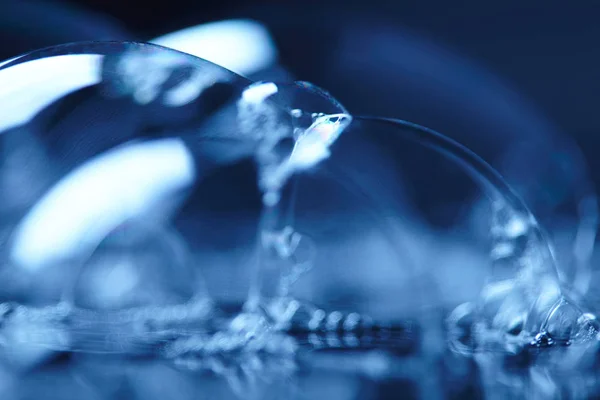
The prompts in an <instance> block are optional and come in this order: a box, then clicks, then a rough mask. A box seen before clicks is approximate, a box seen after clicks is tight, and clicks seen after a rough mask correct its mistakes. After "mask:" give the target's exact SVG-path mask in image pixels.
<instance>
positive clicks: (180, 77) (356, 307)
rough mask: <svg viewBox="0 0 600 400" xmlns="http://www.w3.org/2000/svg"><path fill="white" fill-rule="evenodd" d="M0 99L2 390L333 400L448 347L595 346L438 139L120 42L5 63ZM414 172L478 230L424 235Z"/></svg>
mask: <svg viewBox="0 0 600 400" xmlns="http://www.w3.org/2000/svg"><path fill="white" fill-rule="evenodd" d="M0 87H1V88H2V90H1V92H0V96H1V97H2V99H4V101H3V102H2V103H3V108H2V111H1V113H0V192H1V193H2V200H1V201H0V219H1V224H0V238H1V242H0V246H1V247H0V256H1V257H2V258H1V263H2V265H1V267H2V268H1V270H0V273H1V274H2V282H3V284H2V285H1V286H0V298H1V300H2V301H3V302H2V303H1V304H0V306H1V308H2V325H1V328H0V334H1V336H0V337H1V338H2V364H1V365H2V368H1V370H0V373H2V374H3V375H6V379H4V382H6V383H5V384H3V385H2V386H0V393H4V394H6V395H7V396H8V397H10V396H17V395H20V396H24V397H27V396H35V395H37V394H36V393H34V392H35V390H37V389H34V388H33V387H34V386H35V385H21V384H19V382H27V381H28V379H29V380H30V379H38V380H44V381H45V380H47V379H49V378H51V379H55V380H59V381H60V382H61V383H60V387H61V388H63V387H64V388H66V387H71V389H69V390H66V389H64V391H57V392H56V393H55V397H46V398H66V397H65V396H66V395H65V393H67V392H68V393H71V394H70V395H71V396H73V397H74V398H81V397H86V398H87V397H93V396H96V397H97V398H111V397H114V396H117V395H119V396H127V397H128V398H147V397H148V396H152V395H153V393H156V390H159V389H160V390H161V393H163V397H162V398H178V399H180V398H197V397H196V395H197V393H199V392H201V391H202V390H203V389H202V388H204V389H206V388H207V387H210V388H211V390H212V392H211V393H215V394H217V395H218V397H219V398H224V397H231V396H237V397H243V398H248V397H250V398H265V396H266V393H269V394H276V395H275V397H279V398H303V397H302V396H301V393H310V397H312V398H318V397H322V396H323V395H324V393H325V392H327V391H329V392H327V393H330V396H334V397H335V396H337V397H336V398H352V397H351V396H352V393H354V392H357V391H359V390H360V388H358V387H357V388H354V389H356V390H355V391H354V392H352V391H350V390H349V389H348V388H349V387H350V386H348V385H349V383H348V382H349V381H348V380H347V377H348V376H350V377H357V376H361V377H363V378H364V377H367V378H368V379H375V380H377V379H379V380H381V379H388V378H389V377H390V376H395V375H398V374H404V375H402V376H403V377H404V378H406V373H407V368H406V366H402V365H400V364H399V363H398V362H397V361H395V359H394V358H392V357H391V356H390V354H403V355H417V356H418V357H420V358H419V360H420V361H419V364H418V368H417V369H412V370H413V372H414V373H416V374H418V372H415V371H426V370H428V369H429V368H431V367H432V365H435V363H436V362H437V361H436V360H439V359H440V358H441V357H442V356H443V353H444V349H445V347H446V341H447V340H448V339H449V340H450V343H451V347H452V348H453V349H455V350H458V351H459V352H461V353H463V354H464V353H469V354H470V353H472V352H475V353H484V352H485V351H487V350H490V349H492V350H501V353H502V354H511V355H515V354H518V355H522V354H523V352H527V351H529V350H530V349H540V348H541V347H557V348H558V347H561V346H563V345H570V346H571V348H574V347H577V346H580V347H578V348H580V349H581V348H583V347H586V346H587V347H589V346H590V343H592V345H593V343H595V336H596V335H597V324H596V321H595V319H594V317H593V309H592V308H589V307H588V306H587V305H586V304H584V302H583V301H582V300H581V298H580V297H581V296H579V295H577V293H575V294H573V293H572V291H571V290H567V288H566V287H565V285H564V279H561V278H560V276H559V272H558V271H559V270H560V269H561V268H563V269H564V268H566V267H565V266H564V265H562V264H560V261H558V262H557V260H556V257H555V256H554V251H553V245H552V243H551V241H550V240H549V239H548V238H547V235H546V234H545V233H544V229H543V227H541V226H540V224H539V223H538V222H537V220H536V218H535V216H534V215H533V214H532V213H531V212H530V211H529V208H528V206H527V205H526V204H525V203H524V202H523V200H522V199H521V198H520V197H519V195H517V194H516V192H515V191H514V190H513V189H512V188H511V187H510V186H509V185H508V184H507V183H506V182H505V181H504V180H503V178H502V177H501V176H500V175H499V174H498V173H497V172H496V171H495V170H494V169H492V168H491V167H490V166H489V165H488V164H486V163H485V162H484V161H483V160H482V159H480V158H479V157H478V156H477V155H475V154H474V153H472V152H470V151H469V150H468V149H466V148H465V147H463V146H461V145H460V144H458V143H456V142H454V141H452V140H450V139H448V138H446V137H444V136H443V135H441V134H438V133H436V132H433V131H431V130H428V129H427V128H424V127H420V126H417V125H413V124H411V123H408V122H403V121H397V120H388V119H378V118H366V117H356V116H352V115H351V113H350V112H349V111H348V110H346V109H345V108H344V107H343V106H342V105H341V104H339V103H338V102H337V101H336V100H335V99H334V98H332V97H331V96H330V95H329V94H328V93H326V92H325V91H323V90H321V89H319V88H316V87H314V86H313V85H311V84H309V83H303V82H296V83H273V82H250V81H248V80H247V79H245V78H242V77H240V76H238V75H236V74H234V73H232V72H230V71H228V70H226V69H224V68H221V67H219V66H217V65H214V64H212V63H209V62H207V61H204V60H201V59H198V58H195V57H192V56H190V55H187V54H183V53H179V52H176V51H174V50H170V49H167V48H163V47H159V46H154V45H147V44H138V43H93V44H73V45H65V46H60V47H56V48H52V49H46V50H41V51H38V52H35V53H32V54H29V55H25V56H22V57H19V58H17V59H14V60H11V61H8V62H6V63H4V64H2V65H1V66H0ZM425 166H426V167H427V170H428V171H435V170H447V169H456V170H457V171H460V172H461V174H458V175H457V176H460V177H461V178H457V185H462V186H463V187H466V188H470V190H474V191H476V192H478V193H479V194H480V195H481V196H486V198H488V199H489V201H488V202H487V203H486V205H485V206H483V207H481V209H484V210H485V212H483V213H482V212H481V209H478V211H477V213H476V215H477V216H478V220H479V221H481V220H485V221H486V224H487V225H486V226H487V228H486V229H485V230H483V231H482V230H481V229H480V224H477V225H476V226H474V225H473V224H471V223H469V218H470V216H472V215H473V209H472V208H473V206H472V205H471V203H469V202H465V204H464V212H461V213H459V214H458V215H456V216H455V219H456V222H457V223H456V224H454V225H453V227H452V229H447V230H440V229H439V227H438V228H436V227H433V226H431V225H430V224H429V223H428V219H427V218H426V216H425V215H423V212H422V210H420V209H419V207H418V206H419V204H418V199H420V198H423V196H427V195H429V196H431V195H432V194H433V195H435V196H439V197H440V199H438V200H439V201H440V202H443V201H444V193H443V192H440V191H428V190H424V188H425V186H424V185H422V184H421V181H422V180H423V179H428V180H431V185H432V186H433V185H436V180H435V176H423V174H422V173H420V172H421V171H422V170H423V169H424V167H425ZM461 179H462V180H461ZM417 183H419V184H417ZM425 189H426V188H425ZM419 191H422V192H421V193H419ZM443 320H446V321H447V325H448V327H447V329H446V330H444V329H443V326H442V325H443V323H442V321H443ZM553 345H555V346H553ZM587 347H586V348H587ZM331 350H344V351H342V352H332V351H331ZM583 353H584V352H583V351H580V352H579V353H577V354H578V355H579V356H578V357H575V356H573V357H571V359H572V360H575V359H577V360H579V359H581V358H582V357H583V356H581V357H580V355H581V354H583ZM348 354H350V355H351V356H348ZM65 355H68V357H64V356H65ZM139 357H149V359H146V360H145V362H144V363H143V367H142V366H140V365H139V364H138V363H139ZM99 359H100V360H102V361H103V362H101V363H99V362H98V360H99ZM573 363H575V361H573ZM49 365H50V366H56V365H61V366H67V369H68V370H69V371H70V372H69V374H66V375H65V374H61V373H59V372H58V370H57V369H56V368H54V367H48V366H49ZM174 367H177V368H179V369H177V368H176V369H173V368H174ZM180 369H183V371H180ZM321 369H324V370H325V372H323V374H325V375H324V376H326V377H327V379H329V381H328V382H329V383H330V384H331V385H330V386H328V385H327V384H324V383H323V381H322V380H321V379H322V376H321V375H320V374H321V372H319V371H321ZM409 369H410V368H409ZM190 370H192V371H197V374H190V373H189V371H190ZM32 371H37V372H32ZM307 371H308V372H307ZM315 371H316V372H315ZM341 373H343V374H346V375H340V374H341ZM348 374H349V375H348ZM317 375H319V376H317ZM340 376H343V378H340ZM412 378H413V379H414V378H417V379H416V380H417V381H418V382H421V381H419V378H418V377H416V376H413V377H412ZM63 381H64V385H63ZM158 382H166V383H164V385H162V386H161V387H160V388H159V387H158V386H160V385H158ZM354 382H355V383H356V381H354ZM157 385H158V386H157ZM39 390H44V389H43V387H41V386H40V389H39ZM416 390H417V391H418V392H419V393H420V395H422V396H424V397H428V398H432V397H431V396H434V395H435V393H434V391H435V390H434V389H432V383H431V382H429V381H427V380H423V382H422V383H418V384H417V389H416ZM32 391H33V392H32ZM320 391H322V392H320ZM331 393H334V394H333V395H332V394H331ZM344 396H346V397H344ZM27 398H28V397H27Z"/></svg>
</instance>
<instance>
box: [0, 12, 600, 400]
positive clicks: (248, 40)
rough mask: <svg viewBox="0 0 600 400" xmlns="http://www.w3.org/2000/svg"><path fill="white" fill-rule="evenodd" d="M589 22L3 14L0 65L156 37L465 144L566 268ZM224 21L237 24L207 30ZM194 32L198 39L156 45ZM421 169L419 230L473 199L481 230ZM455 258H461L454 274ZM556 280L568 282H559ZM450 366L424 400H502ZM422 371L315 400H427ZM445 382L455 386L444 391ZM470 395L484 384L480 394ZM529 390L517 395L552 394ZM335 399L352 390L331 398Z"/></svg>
mask: <svg viewBox="0 0 600 400" xmlns="http://www.w3.org/2000/svg"><path fill="white" fill-rule="evenodd" d="M599 13H600V4H599V3H598V2H595V1H591V0H589V1H588V0H581V1H578V2H575V3H565V2H564V1H556V0H548V1H546V2H544V3H543V4H541V3H540V2H537V1H533V0H521V1H516V0H515V1H513V0H509V1H503V2H482V1H475V0H465V1H461V2H446V1H440V0H421V1H403V0H370V1H366V0H346V1H337V0H323V1H318V2H317V1H297V0H289V1H285V2H282V1H266V0H264V1H260V0H246V1H244V0H224V1H220V2H201V1H192V0H170V1H155V2H151V1H141V0H129V1H107V0H70V1H67V0H63V1H58V0H40V1H33V0H0V39H2V40H0V60H4V59H10V58H12V57H15V56H18V55H19V54H22V53H24V52H28V51H31V50H35V49H39V48H42V47H47V46H52V45H56V44H62V43H67V42H74V41H82V40H86V41H89V40H135V41H150V40H154V39H155V38H158V37H161V36H162V37H163V39H160V40H158V41H157V42H158V43H161V44H165V45H167V46H171V47H175V48H180V49H181V50H183V51H186V52H190V53H193V54H196V55H199V56H202V57H205V58H207V59H209V60H212V61H214V62H216V63H219V64H222V65H224V66H225V67H228V68H230V69H232V70H234V71H236V72H239V73H241V74H243V75H245V76H248V77H249V78H251V79H267V80H277V81H290V80H305V81H309V82H312V83H314V84H316V85H318V86H320V87H323V88H325V89H327V90H328V91H330V92H331V94H332V95H333V96H334V97H335V98H336V99H338V100H339V101H340V102H341V103H342V104H344V105H345V106H346V107H347V108H348V109H349V111H350V112H351V113H352V114H355V115H376V116H385V117H393V118H399V119H403V120H407V121H411V122H415V123H418V124H421V125H424V126H427V127H429V128H433V129H435V130H437V131H440V132H442V133H444V134H446V135H448V136H450V137H452V138H455V139H457V140H458V141H460V142H462V143H464V144H466V145H467V146H468V147H470V148H471V149H473V150H474V151H475V152H477V153H478V154H480V155H481V156H482V157H483V158H484V159H486V160H487V161H489V162H490V163H491V164H492V165H493V166H495V167H496V168H497V169H499V170H500V171H501V172H502V174H503V175H504V176H506V178H507V180H508V181H509V183H511V184H512V185H513V186H514V187H516V188H517V190H518V191H519V193H520V194H521V195H522V196H523V197H525V199H526V200H527V202H528V203H529V204H530V205H531V206H532V208H533V209H534V211H535V212H536V214H537V215H538V216H539V217H540V219H541V221H542V222H543V224H544V226H545V227H547V228H548V230H549V231H550V233H551V234H552V236H553V237H554V239H555V241H556V242H557V247H558V257H559V258H561V259H564V260H565V261H564V263H563V265H567V266H572V265H573V263H574V262H573V260H571V259H570V258H572V256H573V255H572V253H573V252H574V250H573V249H574V248H575V247H576V245H575V242H576V241H577V240H576V237H577V232H579V231H578V229H579V228H578V227H580V226H581V221H582V220H585V219H586V218H588V219H590V218H591V219H593V218H594V216H591V217H590V216H589V215H587V214H586V212H587V211H586V210H583V211H582V208H581V205H582V202H584V201H585V200H586V199H589V198H590V197H593V196H594V193H595V187H596V186H597V185H598V184H600V160H598V159H597V158H596V157H595V153H596V151H597V149H600V139H599V138H598V137H597V132H598V131H600V114H599V113H597V112H596V109H595V107H596V104H598V103H600V79H598V71H599V68H598V67H599V66H600V47H598V46H597V43H596V42H597V38H598V37H600V25H599V24H598V23H597V16H598V15H599ZM219 21H232V22H231V23H229V24H225V25H222V24H221V25H218V24H217V25H215V23H218V22H219ZM244 21H246V22H244ZM248 21H251V23H250V25H248ZM199 25H201V26H204V29H200V30H188V31H186V32H187V33H186V34H184V35H183V36H181V35H179V36H173V35H170V36H164V35H169V34H171V33H172V32H176V31H180V30H182V29H185V28H191V27H196V26H199ZM211 27H212V28H214V29H212V30H211ZM206 28H209V29H206ZM0 90H1V88H0ZM421 156H422V154H421V153H419V152H418V151H416V152H414V153H413V152H411V151H408V150H406V151H405V152H404V153H402V157H403V160H405V161H406V162H408V163H409V164H408V165H409V166H410V165H411V164H410V162H411V157H413V158H414V160H413V161H414V165H417V166H418V168H417V169H413V176H411V177H409V178H408V180H409V181H410V183H411V185H412V186H414V187H416V189H415V190H414V192H413V193H412V194H413V195H414V197H415V198H414V199H412V200H413V203H414V205H415V207H416V208H418V209H420V211H422V213H423V216H424V218H425V219H426V220H427V222H428V223H429V224H431V226H433V227H435V228H441V229H451V228H452V227H453V226H455V225H456V224H457V218H458V217H457V215H460V216H463V217H464V211H460V212H459V210H462V209H463V208H464V205H465V203H467V200H473V199H472V198H475V199H476V200H473V201H474V204H475V206H474V207H473V210H474V211H473V212H472V214H473V215H472V218H471V219H472V220H476V221H478V220H480V219H481V218H480V217H481V216H482V215H483V214H481V213H485V212H486V211H485V210H480V209H479V208H478V207H477V204H479V203H478V200H477V199H478V194H476V193H474V189H473V187H472V185H469V184H467V183H465V180H464V179H463V178H460V177H459V174H462V172H461V171H460V170H458V169H456V168H440V165H441V164H439V163H435V162H433V163H431V164H429V163H427V162H420V161H419V160H417V158H418V157H421ZM417 161H419V162H417ZM425 176H426V177H427V179H419V177H425ZM432 182H434V184H432ZM469 204H471V203H469ZM592 208H593V207H592ZM590 213H591V214H593V213H594V211H590ZM466 219H467V220H468V218H466ZM486 224H487V221H486ZM475 225H477V224H475ZM485 226H486V227H487V225H485ZM475 231H476V232H477V229H475ZM448 246H449V247H452V244H450V245H448ZM461 257H462V258H461ZM465 258H467V257H466V256H465V255H464V254H459V255H456V259H453V260H452V262H454V263H455V264H460V263H461V262H463V260H464V259H465ZM476 262H478V260H477V261H476ZM453 271H455V270H453ZM592 271H593V272H596V273H597V272H598V271H595V269H593V268H592ZM562 273H563V275H564V276H566V278H565V280H566V281H569V280H573V279H574V278H573V276H571V275H572V271H571V270H569V269H568V268H567V270H565V271H562ZM591 281H592V282H593V279H592V280H591ZM589 282H590V281H589V280H588V282H587V286H590V285H589ZM438 283H439V282H438ZM334 286H335V285H334ZM328 289H329V288H328ZM593 289H594V287H593V285H592V290H591V293H592V294H597V293H595V292H594V290H593ZM459 290H460V288H459V289H455V291H459ZM585 290H587V287H586V289H585ZM585 290H584V291H585ZM435 340H440V338H437V339H435ZM358 360H359V361H356V362H357V363H358V364H360V363H362V361H360V359H358ZM386 360H387V359H384V361H381V362H389V363H391V362H392V361H389V360H387V361H386ZM446 362H447V363H448V364H449V365H451V367H448V365H446V366H445V367H439V368H441V369H440V370H438V371H442V370H443V368H447V369H448V370H452V369H453V370H454V372H455V374H454V375H452V374H449V377H448V378H447V381H445V382H444V384H443V385H442V387H444V389H443V390H441V392H443V394H440V393H434V392H430V393H429V396H430V398H442V397H453V398H467V397H472V398H480V397H483V396H484V394H483V393H484V392H487V393H486V394H487V395H489V394H490V393H492V392H493V391H494V390H499V389H498V387H496V386H494V384H493V382H494V379H495V377H496V375H495V374H497V372H495V369H494V368H497V364H494V363H492V364H485V363H479V368H483V372H482V373H479V372H477V371H476V368H475V367H474V366H473V365H472V363H470V362H466V361H456V360H454V361H452V362H450V361H446ZM314 363H315V364H318V365H317V367H318V368H316V370H317V371H319V368H323V369H327V358H323V359H318V360H317V361H314ZM364 363H366V364H368V365H376V364H377V363H376V362H374V363H372V362H371V361H369V362H367V361H365V362H364ZM366 364H365V365H366ZM486 365H487V367H485V366H486ZM490 365H492V367H490ZM427 368H428V367H427V364H426V363H425V364H418V367H417V368H415V369H414V370H415V371H418V372H412V373H408V374H406V375H405V376H401V377H399V378H398V377H394V378H393V379H391V378H390V379H387V378H386V379H380V380H379V381H377V383H376V384H370V383H369V384H364V382H363V384H355V383H352V382H353V381H352V380H351V379H348V377H345V376H343V373H341V374H340V375H339V376H338V375H335V374H334V375H335V376H334V377H333V378H331V376H329V377H330V378H331V379H330V383H327V382H325V380H324V381H322V382H320V383H318V385H317V386H319V385H320V387H321V391H316V392H315V393H314V398H324V397H325V396H327V390H328V389H327V388H328V387H329V386H328V385H329V384H330V386H331V392H330V393H331V394H330V395H329V397H332V398H349V399H350V398H367V397H373V398H377V399H392V398H404V397H406V398H416V397H422V395H423V392H422V390H423V387H424V386H423V385H421V384H419V385H416V384H415V380H418V379H420V378H421V377H422V376H423V375H426V372H425V371H426V370H427ZM409 369H410V368H409V367H407V366H406V365H404V364H403V365H402V367H399V368H396V370H397V371H398V370H402V371H404V372H406V371H407V370H409ZM397 371H396V372H397ZM163 372H164V371H162V370H157V371H151V373H149V375H148V376H155V375H154V374H159V373H160V374H162V373H163ZM313 374H314V373H313ZM374 374H375V373H374ZM442 374H443V372H442ZM375 375H376V374H375ZM480 375H481V377H480ZM509 375H510V374H509ZM453 376H458V378H456V379H458V380H459V381H460V380H462V381H461V382H460V383H456V382H451V380H452V379H454V378H453ZM511 376H512V375H511ZM533 376H534V377H535V374H534V375H533ZM311 379H315V377H314V376H311ZM480 379H487V381H486V382H487V383H486V385H485V389H482V388H481V387H480V386H479V383H478V382H480ZM507 379H508V378H507ZM530 380H531V382H533V383H531V382H530V381H527V382H526V383H524V385H531V386H535V387H541V388H542V389H543V388H547V387H548V384H546V383H545V381H544V382H542V383H540V382H541V381H539V379H538V380H537V381H536V380H535V379H534V378H530ZM317 382H319V381H318V380H317ZM331 382H333V383H331ZM490 382H492V384H490ZM38 383H39V382H37V383H36V384H38ZM594 384H595V381H594ZM344 385H346V386H348V387H350V388H349V389H348V390H347V392H345V394H340V393H341V392H340V387H342V386H344ZM444 385H445V386H444ZM536 385H537V386H536ZM313 386H314V385H313ZM416 386H418V387H419V389H418V390H417V389H416ZM499 386H502V385H499ZM506 386H507V387H511V388H512V389H514V388H515V387H517V388H519V387H521V388H522V386H519V385H518V384H512V383H511V384H506ZM512 389H511V390H512ZM350 392H352V393H350ZM417 392H418V393H420V395H419V394H416V393H417ZM173 393H175V392H173ZM361 393H362V394H361ZM399 393H401V394H400V395H399ZM508 393H509V392H508V391H507V392H506V393H505V394H507V395H508ZM511 393H513V392H511ZM536 393H537V392H536ZM586 393H587V392H586ZM513 394H514V393H513ZM586 395H587V394H586ZM336 396H337V397H336ZM361 396H362V397H361ZM502 396H503V395H502V394H500V395H496V398H503V397H502ZM173 398H175V397H173Z"/></svg>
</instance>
